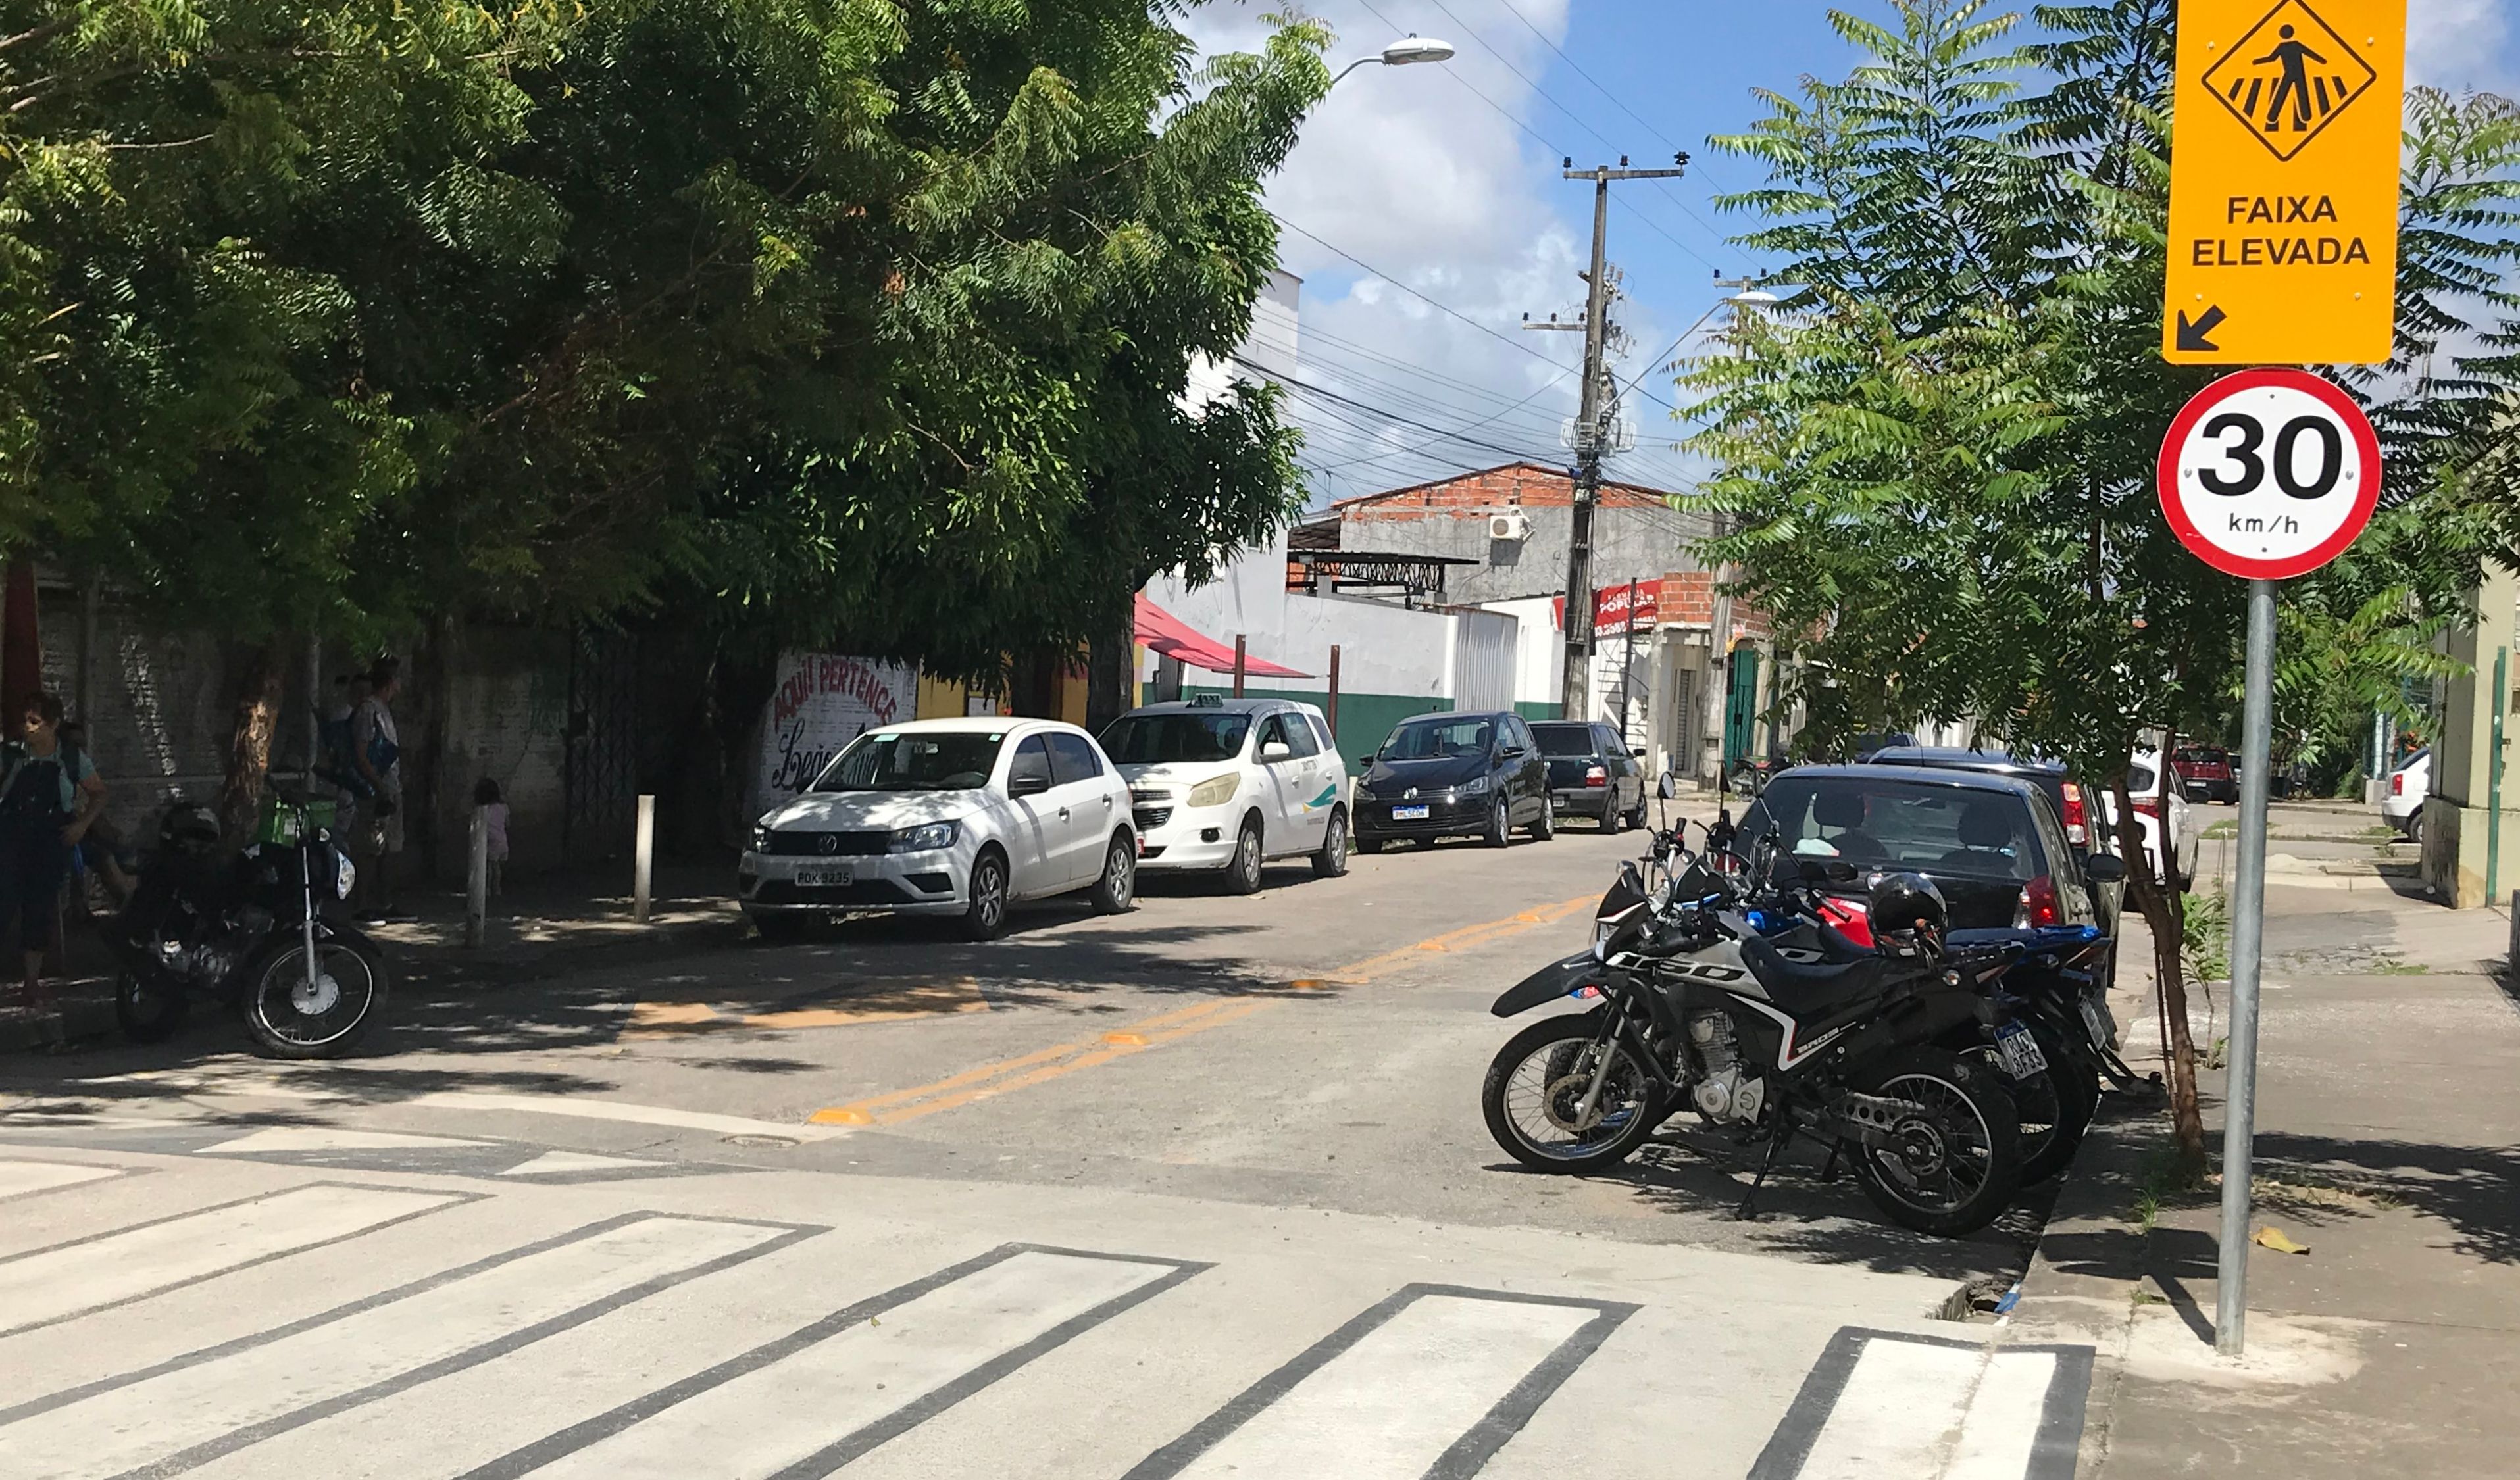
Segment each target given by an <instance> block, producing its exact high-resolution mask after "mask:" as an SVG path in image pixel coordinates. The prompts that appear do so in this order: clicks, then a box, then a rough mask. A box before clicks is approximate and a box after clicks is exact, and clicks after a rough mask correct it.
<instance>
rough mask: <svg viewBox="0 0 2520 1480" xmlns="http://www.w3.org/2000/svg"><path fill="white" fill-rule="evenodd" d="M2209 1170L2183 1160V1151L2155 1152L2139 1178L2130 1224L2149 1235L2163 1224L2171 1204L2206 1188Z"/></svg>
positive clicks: (2172, 1147) (2163, 1149)
mask: <svg viewBox="0 0 2520 1480" xmlns="http://www.w3.org/2000/svg"><path fill="white" fill-rule="evenodd" d="M2204 1171H2205V1169H2204V1168H2202V1167H2200V1166H2194V1165H2191V1164H2189V1163H2188V1162H2186V1161H2185V1160H2183V1158H2182V1157H2181V1156H2180V1154H2179V1147H2178V1146H2176V1145H2166V1146H2161V1147H2158V1148H2156V1149H2154V1150H2153V1151H2152V1152H2151V1153H2150V1154H2149V1155H2147V1156H2145V1157H2144V1159H2143V1166H2142V1168H2141V1170H2140V1171H2138V1173H2137V1175H2136V1184H2135V1207H2134V1208H2133V1210H2132V1212H2131V1215H2130V1217H2129V1221H2130V1222H2132V1223H2133V1224H2135V1226H2136V1227H2138V1228H2139V1229H2141V1230H2143V1231H2144V1232H2145V1233H2151V1232H2152V1229H2153V1225H2154V1224H2156V1223H2159V1222H2160V1221H2161V1210H2162V1208H2163V1207H2165V1206H2167V1205H2168V1204H2170V1203H2172V1202H2175V1201H2181V1200H2184V1199H2185V1198H2187V1197H2188V1196H2189V1195H2190V1194H2192V1193H2195V1192H2198V1191H2200V1190H2202V1189H2203V1188H2204V1187H2205V1175H2204Z"/></svg>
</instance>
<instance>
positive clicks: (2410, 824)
mask: <svg viewBox="0 0 2520 1480" xmlns="http://www.w3.org/2000/svg"><path fill="white" fill-rule="evenodd" d="M2407 841H2408V842H2410V843H2413V844H2414V845H2415V846H2416V847H2417V848H2421V847H2422V846H2423V845H2424V814H2423V812H2422V810H2421V809H2418V810H2416V811H2414V812H2411V813H2409V814H2408V816H2407Z"/></svg>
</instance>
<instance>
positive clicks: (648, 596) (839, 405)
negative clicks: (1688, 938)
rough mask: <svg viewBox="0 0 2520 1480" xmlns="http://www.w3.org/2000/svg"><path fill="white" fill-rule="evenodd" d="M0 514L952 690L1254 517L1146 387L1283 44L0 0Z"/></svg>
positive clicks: (381, 608) (860, 19)
mask: <svg viewBox="0 0 2520 1480" xmlns="http://www.w3.org/2000/svg"><path fill="white" fill-rule="evenodd" d="M0 15H5V16H6V17H7V18H8V20H7V25H8V28H9V32H10V35H9V37H8V38H7V39H0V95H5V96H6V98H7V99H8V100H9V101H10V102H11V105H12V111H10V112H7V114H6V119H7V121H6V123H5V124H0V128H5V130H6V132H5V134H0V142H5V145H6V147H7V149H8V151H9V155H8V157H7V158H6V159H5V160H0V168H5V169H6V171H7V175H6V179H5V181H4V182H0V335H5V336H8V337H7V347H8V348H10V349H12V350H17V351H22V353H13V354H12V355H11V364H12V370H11V371H10V373H9V374H8V376H7V377H6V378H0V459H5V463H0V543H6V544H8V545H11V546H18V547H22V546H25V545H29V544H31V545H33V546H34V547H36V548H38V549H41V550H43V551H46V552H48V553H50V554H52V555H54V556H56V557H58V558H60V559H63V560H65V561H69V562H71V563H73V564H77V565H80V566H83V567H86V568H91V569H98V570H103V571H108V572H112V574H114V575H115V576H116V578H117V579H120V580H122V581H123V582H125V583H126V584H130V585H134V586H137V587H139V588H141V589H143V590H145V591H147V592H149V593H150V594H152V595H154V596H155V597H156V598H157V599H158V602H159V604H160V605H162V606H163V607H165V608H166V609H167V610H169V611H170V612H173V613H178V614H181V615H183V616H186V617H188V618H190V619H194V620H207V621H210V622H213V623H215V624H216V625H218V626H220V627H221V628H224V629H226V630H231V631H235V632H239V633H242V634H246V635H253V634H257V633H260V632H264V631H270V630H274V629H278V628H287V627H296V626H304V625H309V624H321V625H324V626H326V627H328V628H330V629H331V630H336V631H339V630H344V629H348V630H361V629H366V630H378V629H391V628H397V627H400V628H408V627H409V626H410V625H411V624H412V623H414V622H416V621H417V620H419V619H420V618H422V617H425V616H428V615H431V614H435V613H443V612H450V611H452V612H461V613H470V614H502V615H506V614H513V615H517V616H524V617H544V618H550V617H558V618H579V617H588V616H595V617H613V616H620V615H623V614H636V613H639V612H643V611H655V612H663V611H670V612H672V613H673V614H674V615H675V617H676V619H677V620H682V621H690V620H695V619H697V620H701V621H720V622H725V623H731V624H741V625H742V626H743V627H744V628H746V629H747V630H749V631H751V632H753V633H755V634H756V635H757V636H758V637H759V638H760V639H761V640H762V641H765V642H777V641H782V640H786V641H794V642H806V643H811V642H822V641H832V640H838V639H843V638H844V639H845V640H847V641H849V642H850V643H851V644H852V645H853V646H854V647H856V648H858V649H859V650H867V651H871V652H878V653H895V654H904V655H918V656H924V657H927V658H928V659H929V660H930V661H931V663H932V664H933V665H935V666H938V667H941V668H944V669H947V670H959V671H965V672H974V671H979V670H983V669H986V668H989V667H992V666H994V665H995V664H996V662H997V661H998V660H999V656H1000V654H1002V653H1004V652H1005V651H1007V650H1009V649H1010V648H1012V647H1015V646H1020V645H1023V644H1030V643H1039V642H1057V641H1063V640H1071V639H1074V638H1076V637H1079V636H1082V635H1085V634H1088V633H1091V632H1094V631H1096V630H1097V627H1098V624H1101V625H1102V626H1103V627H1107V626H1108V624H1109V622H1110V620H1111V615H1112V612H1113V610H1114V609H1115V608H1117V609H1119V610H1123V611H1124V610H1125V603H1126V600H1127V594H1128V592H1129V591H1131V590H1133V589H1134V588H1135V587H1136V585H1137V584H1139V583H1140V582H1141V581H1143V579H1144V578H1145V577H1146V575H1147V574H1148V573H1150V572H1151V571H1153V570H1155V569H1158V568H1163V567H1165V566H1169V565H1175V564H1189V565H1191V566H1192V567H1193V569H1198V568H1202V567H1203V565H1204V563H1205V562H1206V561H1209V560H1211V559H1212V556H1211V552H1212V551H1213V550H1214V549H1216V548H1218V547H1220V546H1224V547H1229V548H1230V547H1231V546H1233V545H1235V544H1237V543H1239V542H1241V541H1244V540H1247V539H1250V538H1253V537H1256V536H1258V535H1260V534H1262V533H1264V532H1265V531H1266V530H1267V529H1268V528H1270V527H1271V526H1272V525H1273V524H1274V523H1276V522H1278V521H1281V520H1283V518H1285V517H1286V516H1288V515H1289V514H1290V512H1291V508H1292V503H1293V501H1294V500H1295V499H1296V498H1297V497H1298V496H1299V495H1298V484H1297V481H1296V479H1295V477H1294V475H1293V467H1292V452H1293V444H1292V434H1291V433H1290V432H1289V431H1287V430H1286V429H1285V428H1283V426H1280V425H1279V423H1278V420H1277V417H1276V408H1275V404H1274V401H1273V399H1272V397H1271V396H1270V395H1269V394H1268V393H1267V392H1265V391H1261V390H1244V391H1242V392H1239V393H1238V394H1237V395H1235V396H1234V397H1232V398H1229V399H1228V400H1226V401H1224V402H1222V403H1220V404H1217V405H1213V406H1208V407H1193V406H1189V405H1187V404H1185V402H1184V400H1183V390H1184V385H1185V382H1186V378H1187V372H1188V367H1189V365H1190V363H1191V360H1192V358H1193V356H1194V355H1197V354H1201V353H1206V354H1213V355H1220V356H1221V355H1223V354H1224V353H1226V352H1228V351H1230V350H1231V348H1232V347H1233V346H1234V345H1235V344H1236V343H1237V342H1238V340H1239V339H1240V338H1241V336H1242V335H1243V334H1244V332H1245V330H1246V329H1247V327H1248V322H1249V316H1250V312H1251V306H1252V303H1253V301H1254V300H1255V298H1256V296H1257V294H1258V292H1259V291H1260V288H1261V286H1262V284H1263V282H1264V280H1265V277H1266V274H1267V273H1268V272H1269V270H1270V269H1271V268H1272V267H1273V266H1274V264H1275V261H1276V238H1275V224H1274V222H1273V221H1272V219H1271V218H1270V217H1269V215H1268V214H1267V212H1266V211H1265V210H1263V209H1262V208H1261V206H1260V204H1259V199H1258V196H1259V181H1260V180H1261V178H1262V177H1263V176H1265V175H1266V174H1267V173H1268V172H1269V171H1271V170H1272V169H1274V168H1275V167H1276V165H1277V164H1278V163H1279V162H1280V161H1281V160H1282V159H1283V157H1284V156H1285V153H1286V152H1287V150H1288V149H1290V148H1291V146H1292V144H1293V141H1294V133H1295V128H1296V125H1297V123H1298V121H1299V119H1300V117H1301V115H1302V113H1303V112H1304V110H1305V109H1306V108H1307V107H1309V106H1310V104H1311V103H1312V102H1314V101H1315V100H1316V99H1318V98H1319V96H1320V95H1321V93H1322V91H1323V89H1324V88H1325V87H1326V86H1327V84H1328V74H1327V72H1326V70H1325V69H1324V68H1323V67H1322V65H1321V62H1320V51H1321V48H1322V47H1323V45H1324V44H1326V42H1327V40H1328V36H1327V34H1326V33H1325V32H1324V31H1322V30H1321V29H1320V28H1319V27H1318V26H1317V25H1315V24H1313V23H1311V22H1302V21H1296V22H1289V23H1287V24H1285V25H1283V26H1282V27H1281V28H1280V30H1279V31H1278V32H1277V33H1276V34H1275V35H1274V37H1273V38H1272V40H1271V41H1270V43H1269V45H1268V46H1267V47H1266V49H1265V50H1264V51H1263V52H1262V53H1260V54H1259V55H1253V56H1236V57H1228V58H1224V59H1221V60H1218V61H1216V62H1215V63H1213V64H1212V65H1211V66H1209V67H1207V68H1206V69H1205V70H1204V71H1201V70H1199V69H1197V68H1196V67H1195V66H1194V63H1193V52H1192V49H1191V46H1190V44H1189V42H1188V41H1187V40H1186V38H1185V37H1184V36H1183V35H1182V34H1181V32H1180V31H1179V30H1177V29H1176V28H1174V27H1173V26H1172V25H1171V24H1170V23H1168V21H1167V15H1168V10H1167V8H1160V7H1159V8H1155V9H1153V10H1150V9H1149V8H1148V6H1147V5H1146V4H1145V3H1144V0H1062V3H1060V4H1057V5H1046V4H1037V3H1036V4H1027V3H1023V0H928V3H921V4H909V3H899V0H594V3H590V4H586V5H582V6H581V5H569V6H559V5H551V4H545V3H542V0H532V3H529V4H525V5H522V6H520V7H519V8H517V9H515V10H511V11H506V12H495V11H491V10H485V9H480V8H472V7H457V6H418V7H414V6H410V5H408V4H406V3H404V0H104V3H101V4H100V3H96V0H75V3H71V0H11V3H7V4H5V5H0Z"/></svg>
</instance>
